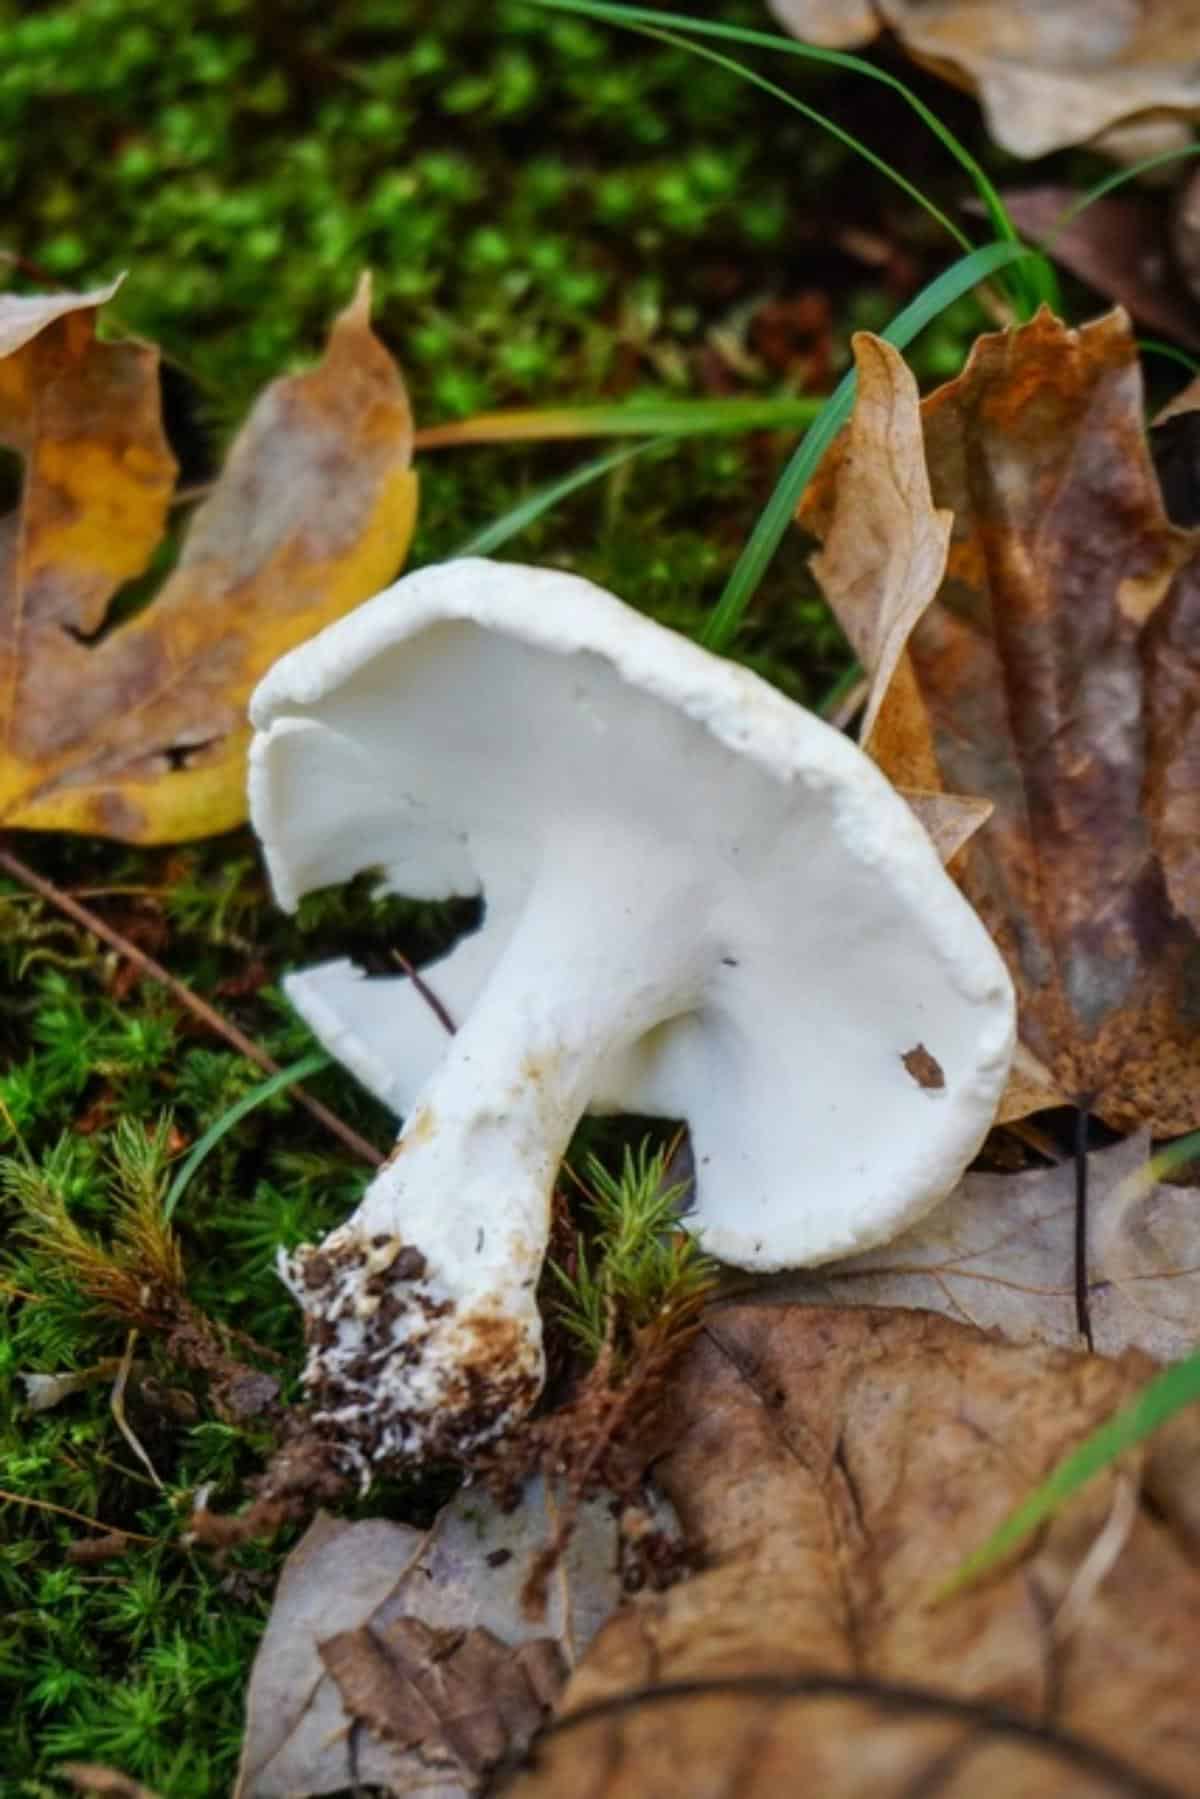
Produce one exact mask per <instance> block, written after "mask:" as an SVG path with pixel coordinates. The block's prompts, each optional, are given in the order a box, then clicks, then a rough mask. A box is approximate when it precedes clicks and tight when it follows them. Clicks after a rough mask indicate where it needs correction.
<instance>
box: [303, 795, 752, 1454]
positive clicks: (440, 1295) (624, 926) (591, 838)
mask: <svg viewBox="0 0 1200 1799" xmlns="http://www.w3.org/2000/svg"><path fill="white" fill-rule="evenodd" d="M550 854H551V855H552V858H553V859H552V862H549V863H548V865H547V866H546V867H545V868H544V869H543V871H542V873H541V876H540V877H539V879H538V880H536V881H534V882H533V883H532V884H531V890H530V892H531V897H530V900H529V902H528V904H527V906H526V908H525V910H524V912H523V913H522V915H521V917H520V919H519V921H518V923H517V925H516V928H515V930H514V932H513V934H512V936H511V938H510V939H509V942H508V944H507V947H506V948H505V950H504V952H503V954H502V956H501V959H500V961H499V963H498V964H497V966H496V968H495V969H494V971H493V973H492V976H491V978H490V979H489V981H488V983H487V986H486V987H485V988H484V991H483V993H482V994H481V995H480V997H479V999H478V1001H477V1003H476V1004H475V1006H474V1008H473V1009H472V1011H471V1013H470V1015H469V1017H468V1018H467V1020H466V1021H465V1023H464V1024H463V1025H462V1027H461V1029H460V1030H459V1032H458V1034H457V1036H455V1037H454V1038H453V1039H451V1040H449V1041H448V1044H447V1049H446V1053H445V1056H444V1058H443V1060H442V1061H441V1063H440V1064H439V1066H438V1067H437V1068H436V1069H435V1071H434V1073H433V1075H432V1077H431V1078H430V1080H429V1081H428V1082H427V1083H426V1085H425V1087H424V1089H423V1090H422V1092H421V1093H420V1094H419V1095H418V1096H417V1099H416V1101H415V1102H414V1105H413V1107H412V1110H411V1112H410V1114H409V1117H408V1120H407V1122H406V1124H405V1127H404V1130H403V1131H402V1133H401V1135H400V1138H399V1141H398V1142H397V1145H396V1148H395V1150H394V1151H393V1153H392V1155H391V1157H390V1158H389V1160H388V1162H387V1163H386V1165H385V1166H384V1168H383V1169H382V1170H381V1171H380V1173H379V1174H378V1175H377V1176H376V1177H375V1179H374V1180H373V1181H372V1183H371V1185H370V1186H369V1187H368V1188H367V1191H366V1193H365V1194H364V1196H363V1199H362V1201H361V1203H360V1205H359V1207H358V1209H357V1211H356V1212H355V1213H354V1214H353V1215H352V1217H351V1218H350V1219H348V1220H347V1222H346V1223H345V1224H344V1225H342V1226H340V1227H339V1228H338V1229H337V1230H335V1231H334V1232H333V1233H332V1235H331V1236H329V1237H328V1238H326V1240H325V1242H324V1243H323V1244H322V1245H321V1246H320V1247H319V1248H317V1249H313V1248H311V1247H305V1248H303V1249H301V1250H300V1251H298V1252H297V1254H296V1255H295V1257H294V1258H293V1259H292V1261H291V1263H290V1265H287V1266H285V1268H284V1274H285V1278H286V1279H287V1280H288V1284H289V1285H290V1286H291V1287H292V1290H293V1291H294V1292H295V1294H296V1296H297V1298H298V1299H299V1301H300V1303H301V1305H302V1306H303V1308H304V1311H305V1313H306V1329H307V1336H308V1340H309V1343H310V1346H311V1347H310V1354H309V1360H308V1365H307V1368H306V1371H305V1381H306V1384H307V1385H308V1386H309V1388H310V1389H311V1390H312V1393H313V1396H314V1399H315V1401H316V1406H317V1414H316V1415H317V1419H318V1422H320V1423H321V1424H323V1425H326V1426H328V1427H330V1428H331V1429H332V1430H333V1431H334V1432H336V1434H337V1436H338V1438H339V1439H340V1441H341V1442H342V1443H343V1444H344V1445H345V1447H346V1452H347V1454H348V1456H349V1458H350V1459H351V1460H352V1461H353V1462H354V1463H356V1464H357V1466H358V1468H359V1470H360V1472H361V1473H363V1474H366V1473H367V1472H368V1471H369V1470H370V1469H371V1468H372V1467H373V1466H374V1465H375V1464H377V1463H379V1462H381V1461H385V1460H388V1459H391V1458H394V1457H397V1456H404V1457H411V1456H420V1457H429V1456H433V1455H458V1456H464V1455H468V1454H470V1453H471V1452H472V1450H474V1449H476V1448H478V1447H479V1446H481V1445H483V1444H486V1443H488V1442H489V1441H492V1440H494V1439H496V1438H498V1437H500V1436H502V1435H503V1434H504V1433H505V1432H506V1431H507V1430H508V1429H510V1428H511V1426H512V1425H513V1424H514V1423H516V1422H517V1421H518V1420H519V1418H520V1417H522V1416H523V1415H524V1413H525V1412H526V1411H527V1410H528V1409H529V1407H530V1406H531V1405H532V1403H533V1401H534V1400H535V1398H536V1397H537V1394H538V1392H539V1391H540V1389H541V1384H542V1379H543V1375H544V1363H543V1356H542V1333H541V1319H540V1316H539V1313H538V1308H537V1300H536V1288H537V1282H538V1276H539V1273H540V1270H541V1265H542V1261H543V1259H544V1257H545V1253H546V1246H547V1241H548V1237H549V1229H550V1205H551V1195H552V1190H553V1184H554V1178H555V1175H556V1173H557V1170H558V1166H559V1163H560V1161H561V1159H562V1157H563V1154H564V1153H565V1151H566V1148H567V1145H568V1143H569V1141H570V1138H571V1134H572V1132H573V1131H574V1129H575V1126H576V1124H577V1123H578V1121H579V1119H580V1117H581V1116H582V1114H583V1112H584V1111H585V1110H586V1108H587V1106H588V1104H589V1102H590V1101H591V1100H592V1099H593V1098H594V1097H595V1096H596V1094H597V1092H598V1090H599V1087H600V1084H601V1080H602V1070H603V1067H604V1064H605V1063H606V1062H607V1061H609V1060H610V1059H611V1058H612V1057H613V1056H614V1055H616V1054H619V1053H620V1052H621V1051H622V1050H625V1049H627V1048H628V1047H629V1046H630V1045H632V1044H633V1043H635V1042H636V1041H637V1040H638V1039H640V1038H642V1037H643V1036H644V1035H645V1033H646V1032H647V1031H650V1030H652V1029H653V1028H654V1026H655V1025H657V1024H660V1023H662V1022H663V1021H664V1020H665V1019H668V1018H673V1017H677V1016H678V1015H679V1014H681V1013H683V1012H686V1011H688V1010H690V1009H691V1008H693V1007H694V1006H696V1005H697V1004H698V1003H699V998H700V995H701V992H702V990H703V984H704V980H705V977H706V975H707V974H708V972H709V970H710V968H711V965H712V962H713V960H714V957H715V955H716V954H717V953H718V952H717V951H716V950H715V949H714V948H713V947H712V944H711V941H710V939H709V934H708V932H707V931H706V930H705V929H704V928H703V926H701V928H700V929H697V923H696V921H697V919H703V917H704V914H705V910H706V904H705V899H706V896H705V893H704V891H703V888H702V886H701V884H700V883H699V881H698V879H697V872H696V867H695V862H694V859H692V858H691V857H690V856H689V854H688V853H687V851H686V848H683V849H680V850H676V849H674V848H672V846H670V845H664V844H663V843H662V842H661V841H660V840H656V838H655V837H654V836H653V834H652V833H651V831H650V830H649V829H646V830H644V831H636V830H634V831H631V832H629V833H628V834H627V837H626V839H625V841H623V842H614V837H613V831H612V826H611V823H607V824H606V826H605V828H604V830H603V832H602V833H601V832H600V831H595V832H590V833H589V832H588V831H586V830H582V831H576V832H574V833H573V835H572V839H571V841H570V842H569V843H568V844H558V843H556V844H555V845H554V846H553V850H552V852H550ZM684 920H686V921H687V922H686V927H685V928H683V929H681V928H680V924H681V921H684Z"/></svg>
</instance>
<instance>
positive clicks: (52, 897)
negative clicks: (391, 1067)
mask: <svg viewBox="0 0 1200 1799" xmlns="http://www.w3.org/2000/svg"><path fill="white" fill-rule="evenodd" d="M0 869H3V870H4V872H5V873H6V874H10V875H11V876H12V878H13V880H14V881H20V883H21V885H22V886H23V887H28V888H29V889H30V891H31V892H33V893H36V894H38V895H39V896H40V897H41V898H42V899H44V900H46V901H47V903H48V904H49V905H51V906H54V907H55V908H56V909H57V910H58V911H59V912H62V913H63V914H64V915H65V916H66V917H67V918H70V919H72V920H73V921H74V922H75V923H76V924H77V925H79V926H80V928H81V929H82V930H85V931H90V932H91V934H92V936H93V937H98V938H99V939H100V941H101V943H107V944H108V946H109V948H110V949H115V950H116V952H117V954H118V955H119V956H124V957H125V959H126V961H128V962H132V963H133V965H134V967H135V968H138V969H140V970H141V972H142V973H143V974H144V975H148V976H149V977H150V979H151V980H152V981H157V982H158V983H159V985H160V986H162V987H165V988H166V989H167V991H168V992H169V993H170V994H171V995H172V996H173V997H174V998H175V999H176V1000H177V1001H178V1003H179V1004H180V1005H181V1006H183V1007H184V1008H185V1009H186V1010H187V1011H189V1012H190V1013H191V1014H192V1016H193V1018H198V1019H199V1020H200V1022H201V1023H202V1024H204V1025H207V1027H208V1029H209V1030H210V1031H213V1032H215V1033H216V1035H217V1036H218V1037H224V1039H225V1041H226V1043H229V1044H232V1046H233V1048H234V1049H236V1050H237V1051H238V1052H239V1054H240V1055H243V1056H245V1058H246V1060H247V1061H248V1062H253V1063H254V1064H255V1066H256V1067H258V1068H261V1069H262V1071H263V1073H264V1074H278V1073H279V1072H280V1068H279V1063H278V1062H276V1061H275V1059H274V1057H273V1056H269V1055H268V1054H267V1052H266V1050H265V1049H263V1048H262V1047H261V1045H259V1044H257V1043H255V1041H254V1039H253V1038H252V1037H247V1035H246V1033H245V1032H244V1031H239V1029H238V1027H237V1025H235V1024H231V1023H230V1021H229V1019H227V1018H223V1017H222V1016H221V1014H220V1013H219V1012H218V1011H217V1009H216V1007H215V1006H210V1005H209V1003H208V1001H207V1000H205V999H201V998H200V996H199V994H197V993H193V992H192V990H191V988H190V987H185V986H184V984H183V982H182V981H181V980H179V979H178V978H177V976H175V975H173V974H171V973H170V971H169V970H168V969H166V968H164V967H163V965H162V963H161V962H156V961H155V959H154V957H153V956H148V955H147V954H146V952H145V950H140V949H139V948H138V946H137V944H136V943H131V942H130V941H129V939H128V937H123V936H122V935H121V933H120V931H116V930H114V929H113V927H112V926H111V925H110V924H106V923H105V922H104V920H103V919H102V918H100V917H99V916H98V915H97V914H96V913H95V912H93V911H92V910H91V908H90V907H88V906H82V905H80V903H79V901H78V900H76V899H73V898H72V897H71V895H70V894H69V893H64V892H63V890H62V888H61V887H56V886H55V885H54V883H53V881H48V880H47V879H46V877H45V876H44V875H40V874H38V873H37V872H36V870H34V869H32V868H30V867H29V865H28V863H26V862H22V861H21V858H20V857H19V856H14V855H13V853H12V851H11V850H9V849H5V848H3V847H0ZM291 1093H292V1096H293V1097H294V1098H295V1099H296V1100H298V1101H299V1103H300V1104H301V1105H302V1106H303V1107H304V1109H305V1110H306V1111H307V1112H309V1113H311V1114H312V1116H313V1117H314V1118H315V1119H317V1120H318V1122H319V1123H321V1124H323V1125H324V1126H325V1129H326V1130H327V1131H329V1132H330V1133H331V1134H332V1135H333V1136H335V1137H336V1138H337V1139H338V1141H339V1143H343V1144H344V1145H345V1147H346V1148H347V1149H348V1150H350V1151H351V1153H352V1154H353V1155H356V1156H358V1157H359V1159H360V1161H363V1162H366V1163H367V1164H368V1166H369V1167H371V1168H378V1167H379V1166H380V1165H381V1163H382V1162H383V1156H382V1155H381V1154H380V1152H379V1150H377V1149H376V1148H375V1146H374V1144H371V1143H368V1142H367V1140H366V1138H365V1137H360V1136H359V1134H358V1132H357V1131H356V1130H352V1129H351V1127H350V1126H349V1125H348V1124H345V1123H343V1121H342V1120H341V1119H340V1118H339V1117H338V1116H337V1113H336V1112H331V1111H330V1110H329V1107H328V1106H323V1105H322V1104H321V1102H320V1100H319V1099H314V1098H313V1097H312V1095H311V1094H310V1093H306V1092H305V1090H304V1088H303V1087H300V1086H295V1087H292V1088H291Z"/></svg>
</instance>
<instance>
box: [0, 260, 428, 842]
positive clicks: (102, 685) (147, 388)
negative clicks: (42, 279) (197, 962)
mask: <svg viewBox="0 0 1200 1799" xmlns="http://www.w3.org/2000/svg"><path fill="white" fill-rule="evenodd" d="M111 291H112V290H111V289H105V290H100V291H98V292H96V293H92V294H78V295H65V296H64V295H59V296H54V297H52V298H47V299H37V300H28V299H19V298H14V297H12V296H3V297H0V346H6V347H7V350H8V353H7V354H5V355H3V356H2V357H0V443H3V444H6V445H7V446H8V447H10V448H11V449H14V450H16V451H18V452H19V453H20V455H21V456H22V457H23V458H24V462H25V477H24V488H23V493H22V498H21V503H20V505H19V507H18V509H17V510H16V511H15V512H12V513H10V514H9V515H8V516H7V517H3V518H0V825H9V826H12V825H16V826H24V827H28V828H30V829H39V830H69V831H83V832H89V833H95V834H99V835H103V836H111V837H120V838H125V839H127V840H130V841H135V842H143V843H145V842H164V841H177V840H181V839H184V838H189V837H198V836H207V835H209V834H210V833H212V832H215V831H222V830H226V829H228V828H229V827H230V826H231V825H235V824H237V823H239V822H240V820H241V819H242V818H243V817H244V816H245V797H244V788H245V781H244V758H245V750H246V744H247V741H248V736H249V731H248V727H247V725H246V722H245V710H246V701H247V699H248V697H249V694H250V692H251V690H252V688H253V687H254V685H255V683H256V682H257V680H258V678H259V677H260V675H262V674H263V673H264V672H265V671H266V669H267V668H268V667H269V666H270V665H271V663H272V662H274V661H275V660H276V658H277V657H278V656H280V655H281V654H282V653H283V651H284V650H286V649H289V648H290V647H291V646H292V645H293V644H296V643H299V642H300V641H302V640H303V639H304V638H306V637H309V636H311V635H312V634H313V633H314V632H315V631H317V630H318V629H320V627H321V626H322V625H325V624H327V623H329V622H330V621H331V620H332V619H334V618H337V617H339V616H340V615H341V614H342V613H343V612H346V611H348V610H349V609H350V608H351V607H352V606H354V605H357V604H358V603H359V601H361V600H363V599H366V598H367V597H368V595H370V594H371V593H373V592H374V591H375V590H376V589H377V588H379V587H381V586H382V585H383V584H384V583H385V582H386V581H387V580H388V579H389V578H390V577H391V576H392V575H393V574H394V573H395V572H396V570H397V568H398V566H399V564H400V562H401V561H402V559H403V556H404V552H405V549H406V547H407V544H408V540H409V537H410V535H411V531H412V524H413V518H414V514H415V505H416V480H415V476H414V475H413V473H412V470H411V468H410V466H409V464H410V459H411V447H412V422H411V418H410V415H409V409H408V401H407V398H406V396H405V392H404V385H403V382H402V381H401V379H400V375H399V373H398V371H397V369H396V367H395V364H394V363H393V361H392V359H391V357H390V356H389V355H388V353H387V351H386V350H385V349H384V348H383V346H382V344H380V342H379V341H378V339H377V338H376V337H375V336H374V335H373V333H372V332H371V329H370V323H369V307H370V292H369V286H368V284H367V283H366V282H365V281H364V283H363V284H362V285H361V286H360V288H359V292H358V295H357V297H356V299H355V300H354V302H353V304H352V305H351V306H350V307H349V308H348V309H347V310H346V311H345V312H344V313H343V314H342V315H341V317H340V318H339V319H338V320H337V321H336V323H335V324H334V327H333V330H332V333H331V335H330V340H329V345H328V348H327V350H326V353H325V358H324V360H323V361H322V362H321V363H320V364H319V366H318V367H316V368H314V369H312V370H310V371H309V372H307V373H305V374H302V375H295V376H290V377H287V378H286V379H282V380H279V381H276V382H274V383H273V384H272V385H271V386H270V387H269V388H268V389H267V390H266V391H265V392H264V393H263V395H262V396H261V397H260V399H259V400H258V402H257V404H256V405H255V407H254V409H253V411H252V412H251V414H250V417H249V418H248V420H247V421H246V424H245V425H244V427H243V429H242V431H241V432H240V434H239V436H238V438H237V440H236V442H235V443H234V445H233V448H232V450H231V451H230V454H229V458H228V461H227V463H226V466H225V469H224V472H223V473H222V475H221V477H220V479H219V481H218V482H217V484H216V486H215V489H214V491H213V493H212V495H211V496H210V498H209V499H208V500H207V501H206V502H205V503H204V505H202V506H201V507H200V509H199V511H198V512H197V513H196V516H195V518H194V519H193V521H192V524H191V528H190V530H189V531H188V533H187V536H186V540H185V542H184V546H183V550H182V553H181V555H180V559H179V562H178V565H177V566H176V568H175V569H174V572H173V573H172V574H171V575H169V576H168V578H167V580H166V582H165V583H164V585H163V587H162V590H161V591H160V593H159V594H158V596H157V598H156V599H155V600H154V601H153V602H152V603H151V604H150V605H149V606H148V607H146V608H145V609H144V610H142V611H141V612H139V613H137V614H136V615H135V616H134V617H132V618H130V619H128V620H127V621H125V622H124V623H119V624H117V625H115V626H114V627H113V628H112V629H111V630H107V631H106V629H105V619H106V614H107V612H108V608H109V606H110V603H111V601H112V600H113V597H114V595H115V594H116V593H117V592H118V590H119V589H120V588H121V587H122V586H123V585H124V584H125V583H127V582H129V581H131V580H133V579H135V578H136V577H138V576H140V575H142V574H143V573H144V572H145V570H146V568H147V565H148V564H149V562H150V559H151V556H152V554H153V552H154V551H155V549H156V547H157V545H158V543H159V540H160V538H161V537H162V535H163V531H164V529H165V525H166V519H167V508H168V505H169V503H170V499H171V493H172V489H173V486H174V480H175V463H174V459H173V457H172V456H171V452H170V450H169V448H168V446H167V442H166V438H165V436H164V434H163V429H162V421H161V416H160V407H159V391H158V357H157V352H156V351H154V350H153V349H152V348H150V346H148V345H146V344H142V343H137V342H132V341H127V342H120V343H107V342H100V341H99V340H98V339H97V338H96V336H95V329H94V322H95V311H96V307H97V305H98V304H99V303H100V302H101V301H102V300H103V299H105V298H106V297H107V296H108V294H109V293H110V292H111Z"/></svg>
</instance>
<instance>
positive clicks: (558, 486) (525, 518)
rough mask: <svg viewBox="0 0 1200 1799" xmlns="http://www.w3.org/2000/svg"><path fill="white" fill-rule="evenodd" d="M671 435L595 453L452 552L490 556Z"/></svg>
mask: <svg viewBox="0 0 1200 1799" xmlns="http://www.w3.org/2000/svg"><path fill="white" fill-rule="evenodd" d="M674 441H675V439H674V438H671V437H651V438H648V439H646V440H645V441H644V442H642V443H636V444H625V445H624V446H623V448H621V449H619V450H610V451H609V452H608V454H607V456H598V457H597V458H596V459H595V461H594V462H585V463H584V465H583V467H582V468H577V469H574V470H573V471H572V472H571V474H569V475H564V476H563V478H562V480H561V481H553V482H551V484H550V486H549V487H542V488H539V489H538V491H537V493H534V494H530V496H529V498H528V499H527V500H522V501H521V503H520V505H519V506H514V507H513V509H512V511H511V512H506V513H504V514H503V515H502V516H501V517H500V518H498V519H493V520H492V523H491V524H490V525H485V526H484V528H483V530H482V531H477V532H476V533H475V535H474V537H470V538H468V539H467V541H466V543H464V544H460V545H459V547H458V549H457V550H455V551H454V555H455V556H490V555H491V554H492V552H493V550H498V549H499V548H500V546H501V545H502V544H506V543H507V542H508V541H509V539H510V538H513V537H516V536H518V535H519V534H520V532H522V531H524V530H525V528H526V526H528V525H531V524H532V523H533V521H534V520H535V519H538V518H541V516H542V514H543V512H549V511H550V509H551V507H552V506H557V505H558V503H559V501H560V500H565V499H566V498H567V497H568V496H569V495H570V494H573V493H577V492H578V491H579V489H580V488H581V487H586V486H587V485H588V483H589V482H590V481H598V480H599V479H600V477H601V475H607V473H608V471H609V469H614V468H620V466H621V464H622V463H623V462H631V461H632V460H633V458H634V457H635V456H644V455H645V453H646V451H647V450H653V449H659V448H661V447H662V446H663V445H664V444H669V443H674Z"/></svg>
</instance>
